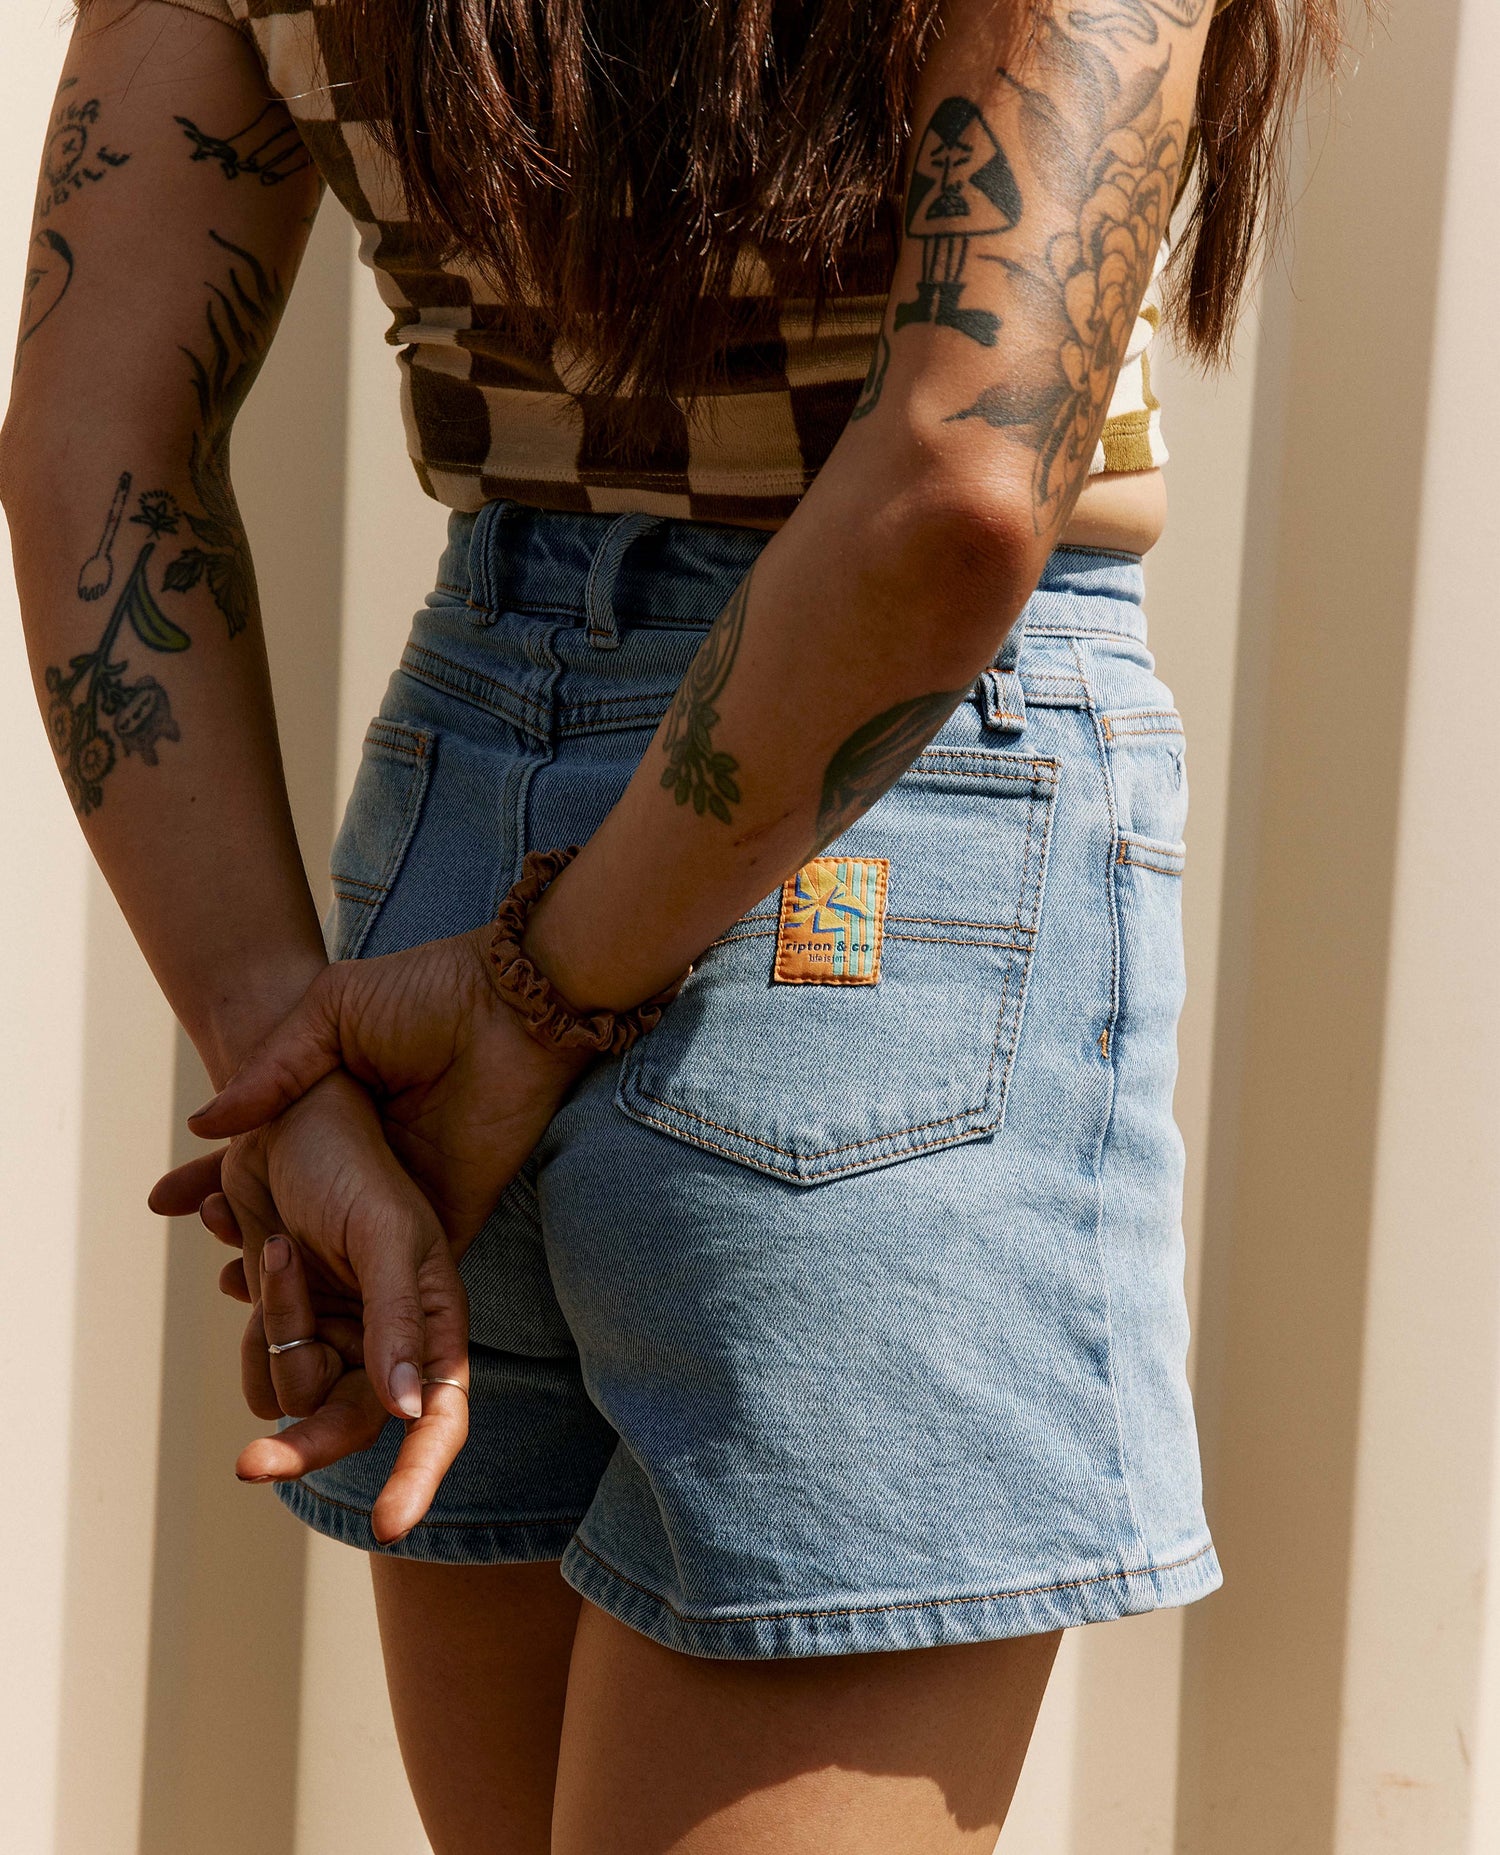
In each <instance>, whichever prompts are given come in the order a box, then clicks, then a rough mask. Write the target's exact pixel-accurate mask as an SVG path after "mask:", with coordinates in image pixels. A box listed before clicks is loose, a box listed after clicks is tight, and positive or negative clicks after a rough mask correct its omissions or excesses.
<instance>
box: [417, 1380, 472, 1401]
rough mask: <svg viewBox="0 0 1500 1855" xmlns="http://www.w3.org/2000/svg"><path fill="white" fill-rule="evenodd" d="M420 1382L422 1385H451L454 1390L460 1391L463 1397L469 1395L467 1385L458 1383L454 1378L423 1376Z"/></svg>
mask: <svg viewBox="0 0 1500 1855" xmlns="http://www.w3.org/2000/svg"><path fill="white" fill-rule="evenodd" d="M422 1383H423V1384H424V1385H451V1386H452V1387H453V1389H454V1390H455V1391H461V1392H462V1393H463V1394H464V1396H465V1397H468V1395H469V1387H468V1386H467V1385H463V1384H460V1383H459V1381H458V1380H457V1379H456V1378H424V1379H423V1380H422Z"/></svg>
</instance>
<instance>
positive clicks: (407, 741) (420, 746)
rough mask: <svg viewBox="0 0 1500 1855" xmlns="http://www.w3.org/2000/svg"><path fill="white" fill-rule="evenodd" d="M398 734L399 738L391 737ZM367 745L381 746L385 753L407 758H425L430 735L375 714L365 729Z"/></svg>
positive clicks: (429, 745) (430, 742)
mask: <svg viewBox="0 0 1500 1855" xmlns="http://www.w3.org/2000/svg"><path fill="white" fill-rule="evenodd" d="M396 736H399V737H400V738H399V739H396V738H393V737H396ZM365 745H366V746H367V747H383V748H385V750H386V751H387V753H392V754H401V755H403V756H405V757H406V758H407V759H409V760H425V759H426V758H427V753H428V749H429V748H430V747H431V745H432V737H431V736H430V735H428V734H424V733H423V732H422V731H421V730H420V729H418V728H403V727H402V725H401V723H400V722H399V721H386V720H385V719H384V717H383V716H379V715H377V716H376V718H375V720H374V721H372V722H371V723H370V725H369V727H368V728H366V729H365Z"/></svg>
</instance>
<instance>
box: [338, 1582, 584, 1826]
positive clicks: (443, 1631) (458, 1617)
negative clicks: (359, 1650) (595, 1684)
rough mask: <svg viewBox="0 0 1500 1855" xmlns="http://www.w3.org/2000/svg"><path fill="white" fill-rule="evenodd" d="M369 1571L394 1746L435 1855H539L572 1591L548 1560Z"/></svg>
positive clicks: (569, 1642) (572, 1617) (573, 1611)
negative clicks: (397, 1745) (392, 1717)
mask: <svg viewBox="0 0 1500 1855" xmlns="http://www.w3.org/2000/svg"><path fill="white" fill-rule="evenodd" d="M370 1566H371V1573H372V1576H373V1578H374V1581H375V1608H376V1612H377V1614H378V1616H379V1618H380V1644H381V1648H382V1650H383V1651H384V1654H385V1671H386V1680H387V1683H388V1685H389V1687H390V1693H391V1710H392V1712H393V1713H394V1715H395V1719H396V1736H397V1738H398V1739H399V1741H400V1744H401V1757H402V1761H403V1763H404V1764H405V1766H406V1775H407V1778H408V1780H409V1781H410V1783H411V1788H412V1794H413V1795H414V1796H415V1798H416V1801H417V1809H418V1810H419V1811H420V1813H421V1817H422V1825H423V1827H424V1828H425V1829H426V1831H427V1836H428V1839H429V1841H430V1842H431V1843H432V1847H433V1850H434V1855H547V1851H548V1848H549V1845H550V1838H551V1827H550V1824H551V1815H552V1793H553V1788H554V1783H555V1776H556V1771H557V1748H558V1739H559V1735H560V1733H561V1730H562V1719H563V1702H564V1698H565V1695H566V1691H567V1684H568V1658H569V1656H570V1654H571V1652H572V1646H573V1631H574V1627H575V1625H576V1623H577V1620H578V1607H579V1603H580V1599H579V1597H578V1595H577V1593H576V1592H574V1591H572V1590H571V1589H570V1588H569V1587H568V1586H567V1585H565V1584H564V1583H563V1581H562V1579H561V1577H560V1576H559V1575H558V1570H557V1566H556V1565H555V1564H549V1565H472V1566H470V1565H428V1564H422V1563H419V1562H418V1561H416V1560H411V1559H384V1558H372V1559H371V1561H370Z"/></svg>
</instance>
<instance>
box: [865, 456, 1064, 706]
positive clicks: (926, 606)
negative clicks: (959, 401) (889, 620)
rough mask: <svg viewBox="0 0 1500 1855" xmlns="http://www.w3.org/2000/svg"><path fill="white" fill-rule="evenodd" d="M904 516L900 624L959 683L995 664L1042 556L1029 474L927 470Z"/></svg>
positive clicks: (1044, 552)
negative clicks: (983, 475)
mask: <svg viewBox="0 0 1500 1855" xmlns="http://www.w3.org/2000/svg"><path fill="white" fill-rule="evenodd" d="M903 503H904V506H903V508H902V511H901V514H900V516H899V518H898V521H897V524H896V527H897V530H898V535H899V539H898V544H897V545H898V553H899V555H900V558H901V560H902V563H903V570H902V571H901V572H900V574H899V576H898V577H899V580H900V581H901V583H902V600H903V603H904V624H905V627H906V628H907V629H908V630H909V629H910V628H911V627H912V626H913V624H915V626H916V627H917V629H919V630H920V631H921V633H922V638H923V642H922V648H923V650H924V652H926V653H928V654H929V656H930V660H931V662H932V666H933V668H934V670H935V671H936V670H938V669H939V667H940V666H941V670H942V673H943V674H946V675H948V676H949V677H950V678H951V680H952V682H953V684H954V685H955V686H956V685H957V684H958V683H960V682H962V681H963V680H964V678H965V677H967V676H973V675H975V674H977V672H978V670H979V669H982V668H983V666H984V665H985V664H987V663H989V662H990V661H991V660H992V659H993V657H994V654H995V652H996V651H997V650H998V649H999V648H1000V645H1001V644H1002V643H1003V642H1004V639H1005V635H1006V633H1007V632H1008V631H1009V630H1010V627H1011V625H1012V624H1013V623H1014V621H1015V619H1016V617H1017V615H1018V614H1019V613H1020V610H1021V608H1022V606H1024V605H1025V603H1026V601H1027V599H1028V598H1029V597H1030V596H1031V594H1032V592H1033V591H1034V590H1035V587H1036V583H1037V581H1038V579H1039V578H1040V577H1041V572H1042V568H1043V566H1044V565H1045V564H1046V556H1047V542H1046V540H1045V539H1044V538H1043V537H1042V536H1040V535H1038V533H1037V525H1036V522H1035V519H1034V516H1033V511H1032V503H1031V486H1030V484H1029V482H1026V481H1018V480H1006V479H999V480H996V479H995V478H993V477H992V478H989V479H987V480H979V479H976V478H975V477H972V476H970V477H966V478H964V479H962V480H958V481H955V480H953V479H952V478H946V479H943V478H939V477H937V476H936V475H928V476H926V477H925V478H923V479H922V480H921V481H920V482H919V484H918V485H917V486H916V487H915V488H914V489H913V490H912V492H911V493H910V495H909V496H908V497H906V498H903Z"/></svg>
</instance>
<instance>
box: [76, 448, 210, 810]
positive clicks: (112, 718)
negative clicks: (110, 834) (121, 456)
mask: <svg viewBox="0 0 1500 1855" xmlns="http://www.w3.org/2000/svg"><path fill="white" fill-rule="evenodd" d="M130 495H131V477H130V472H129V471H128V470H127V471H125V472H123V473H122V475H121V477H120V480H119V482H118V483H117V484H116V486H115V494H114V500H113V501H112V502H111V504H110V507H109V513H108V515H107V516H106V517H105V520H104V528H103V532H102V533H101V535H100V537H99V545H98V546H97V547H96V548H95V549H94V551H93V553H92V554H91V555H90V556H89V557H88V559H87V560H86V561H85V562H84V563H83V566H82V567H81V568H80V569H79V574H78V596H79V598H80V599H82V600H85V601H86V602H89V603H92V602H94V601H96V600H99V599H102V598H103V597H104V595H105V594H106V593H107V592H108V591H109V590H110V588H111V586H112V585H113V584H114V579H115V558H114V548H115V544H116V540H117V537H118V535H119V530H120V523H121V520H122V518H123V517H124V514H125V510H126V508H127V507H128V505H129V502H130ZM181 516H182V511H181V509H180V508H179V506H178V504H177V503H176V501H175V500H174V499H173V498H172V496H170V495H169V494H168V492H167V491H166V490H146V491H144V492H142V493H141V494H140V495H139V496H137V497H136V506H135V513H134V514H133V515H132V516H131V517H130V521H131V523H132V524H138V525H139V526H140V527H142V528H144V529H145V530H146V534H147V538H146V539H145V540H144V541H142V542H141V544H140V546H139V547H138V548H137V550H136V555H135V559H134V560H133V561H132V562H131V564H130V567H129V570H128V571H127V573H126V575H125V579H124V583H123V584H122V585H121V587H120V591H119V594H118V596H117V597H116V599H115V602H114V605H113V606H112V607H111V609H110V614H109V618H108V619H107V621H106V622H105V626H104V630H103V633H102V635H101V636H100V639H99V642H98V643H97V644H96V645H95V646H94V648H93V650H91V651H83V652H81V653H80V654H79V655H78V656H76V657H73V658H71V659H70V660H69V663H68V668H67V670H62V669H60V668H58V667H56V666H50V667H49V668H48V670H47V673H46V685H47V693H48V695H49V696H50V697H51V701H50V702H49V703H48V706H47V732H48V734H49V735H50V736H51V739H52V747H53V751H54V752H55V753H56V755H57V757H58V759H59V761H60V762H61V763H62V773H63V781H64V784H65V785H66V786H67V789H68V797H69V798H70V799H71V800H72V802H73V808H74V810H75V811H77V812H78V813H79V814H80V816H83V817H87V815H88V814H89V813H90V812H92V811H94V810H96V809H97V808H98V807H99V806H100V805H102V804H103V802H104V780H105V778H106V777H107V775H108V774H109V772H110V771H111V769H112V768H113V767H114V766H115V764H116V759H117V755H116V749H117V748H118V749H119V752H120V753H125V754H139V755H140V757H141V759H142V760H144V761H145V763H146V764H147V766H155V765H156V764H157V754H156V749H157V744H158V743H159V742H161V741H175V740H178V739H180V738H181V731H180V730H179V728H178V726H177V722H176V720H175V719H174V718H173V715H172V705H171V702H170V701H169V700H168V697H167V692H166V690H165V689H163V688H162V686H161V684H160V683H159V682H158V681H157V680H156V678H155V677H154V676H132V673H131V670H130V666H129V664H128V662H126V660H125V659H124V657H123V656H122V657H121V658H119V659H118V660H117V659H116V657H115V649H116V646H117V645H118V644H119V642H120V635H121V633H122V631H124V629H125V628H126V627H127V626H128V627H129V629H130V630H131V631H132V632H133V633H134V635H135V639H136V641H137V642H138V643H140V644H144V645H145V646H146V648H147V649H148V650H152V651H169V652H175V651H185V650H186V649H187V648H188V646H189V645H190V644H191V643H192V639H191V638H190V637H189V636H188V634H187V632H185V631H184V630H183V629H182V627H181V626H180V625H178V624H176V623H175V622H174V621H173V620H172V619H170V618H168V616H167V615H166V613H165V612H164V611H163V610H162V608H161V604H160V601H159V599H158V597H157V595H156V593H155V592H154V591H153V590H152V586H151V576H150V572H149V568H150V565H151V557H152V555H153V554H154V553H155V552H156V548H157V544H158V543H159V542H160V541H161V540H162V539H163V537H164V536H166V535H175V534H176V533H177V530H178V524H179V522H180V520H181ZM169 572H170V569H169ZM163 583H164V584H166V583H167V582H166V581H164V582H163Z"/></svg>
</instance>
